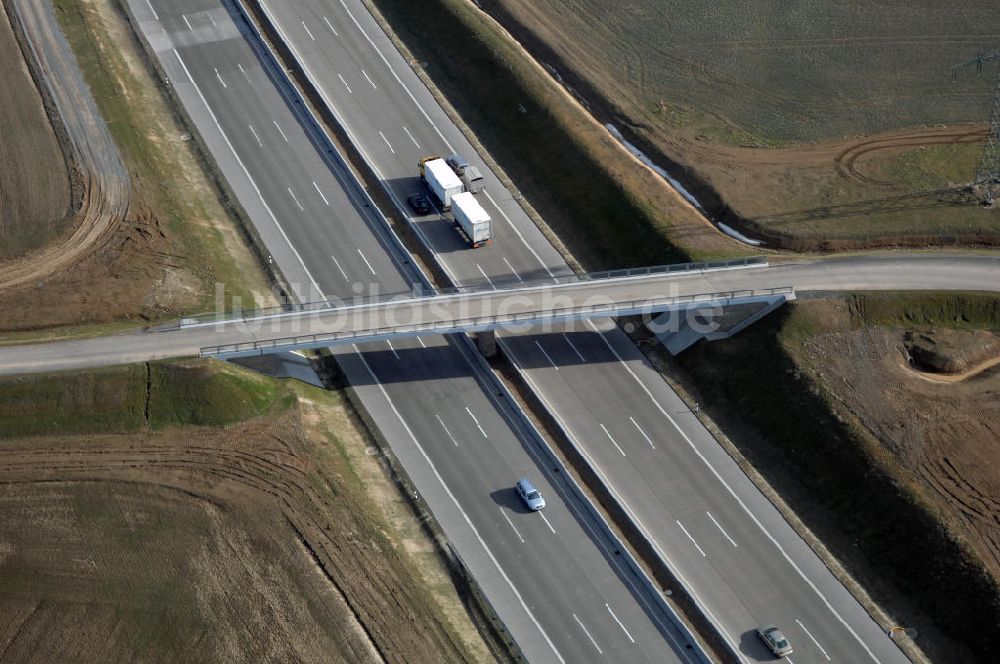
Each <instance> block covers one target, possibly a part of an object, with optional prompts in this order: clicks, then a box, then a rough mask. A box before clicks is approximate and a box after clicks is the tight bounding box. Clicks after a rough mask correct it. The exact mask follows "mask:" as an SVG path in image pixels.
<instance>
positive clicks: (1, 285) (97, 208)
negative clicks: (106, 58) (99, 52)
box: [0, 0, 131, 290]
mask: <svg viewBox="0 0 1000 664" xmlns="http://www.w3.org/2000/svg"><path fill="white" fill-rule="evenodd" d="M6 2H7V3H8V6H9V8H10V10H11V15H12V17H13V18H14V19H15V21H16V23H17V27H19V28H20V29H21V31H22V32H23V34H24V35H25V37H26V38H27V40H28V43H29V44H30V46H31V50H32V53H33V55H34V60H35V65H36V68H37V69H36V70H37V71H38V72H39V73H40V74H41V76H42V77H43V78H44V81H45V84H46V87H47V90H48V93H49V94H48V97H49V98H50V99H51V100H52V103H53V104H54V105H55V107H56V109H55V110H56V111H57V112H58V114H59V116H60V118H61V119H62V122H63V125H64V126H65V129H66V134H67V135H68V137H69V142H70V147H71V149H72V153H73V162H74V164H75V166H76V169H77V171H78V174H79V176H80V177H81V178H82V181H83V197H82V201H81V209H80V210H79V212H78V214H77V227H76V229H75V230H74V231H73V233H72V234H70V235H69V236H68V237H64V238H62V239H61V240H60V241H58V242H57V243H56V244H55V245H52V246H49V247H46V248H45V249H42V250H39V251H38V252H35V253H33V254H31V255H29V256H27V257H25V258H23V259H20V260H16V261H11V262H9V263H5V264H3V265H0V290H6V289H11V288H17V287H22V286H27V285H33V284H35V283H37V282H39V281H43V280H45V279H47V278H49V277H51V276H52V275H55V274H57V273H59V272H61V271H62V270H64V269H65V268H66V267H68V266H70V265H72V264H73V263H75V262H76V261H78V260H79V259H80V258H82V257H83V256H86V255H87V254H89V253H92V252H93V251H95V249H96V248H98V247H99V246H100V245H101V243H102V242H103V241H105V240H106V239H107V238H108V237H109V236H110V234H111V231H112V230H113V229H114V227H115V225H116V224H118V223H119V222H121V221H123V220H124V219H125V215H126V214H127V213H128V210H129V200H130V188H131V184H130V179H129V175H128V172H127V170H126V168H125V165H124V163H123V162H122V160H121V157H120V155H119V153H118V149H117V147H116V146H115V144H114V141H113V140H112V138H111V135H110V134H109V133H108V130H107V127H106V126H105V124H104V120H103V119H102V117H101V115H100V113H99V112H98V110H97V106H96V104H95V103H94V99H93V97H92V96H91V93H90V90H89V88H88V87H87V84H86V82H85V81H84V80H83V76H82V74H81V72H80V70H79V68H78V67H77V65H76V60H75V58H74V55H73V52H72V50H71V49H70V47H69V44H68V43H67V41H66V39H65V37H63V35H62V33H61V32H60V29H59V24H58V21H57V20H56V17H55V14H54V13H53V9H52V5H51V3H49V2H46V0H6Z"/></svg>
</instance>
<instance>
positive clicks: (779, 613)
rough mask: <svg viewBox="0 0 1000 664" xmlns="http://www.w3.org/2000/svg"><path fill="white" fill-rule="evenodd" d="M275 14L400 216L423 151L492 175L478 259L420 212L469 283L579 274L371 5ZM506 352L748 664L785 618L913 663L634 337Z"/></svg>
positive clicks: (854, 653) (880, 658)
mask: <svg viewBox="0 0 1000 664" xmlns="http://www.w3.org/2000/svg"><path fill="white" fill-rule="evenodd" d="M261 4H262V6H263V7H264V8H265V9H266V11H267V14H268V16H269V19H270V21H271V22H272V23H273V24H274V26H275V28H276V30H277V32H278V34H279V35H280V37H281V39H282V41H283V42H284V43H285V44H287V45H288V46H289V47H290V49H291V50H292V52H293V54H294V56H295V57H296V59H297V60H298V62H299V64H300V65H301V66H302V67H303V70H304V72H305V73H306V75H307V77H308V78H309V79H310V81H311V83H312V85H313V86H314V87H316V89H317V90H318V91H319V93H320V96H321V98H322V99H323V100H324V101H325V103H326V104H327V105H328V106H329V107H330V109H331V111H332V112H333V114H334V115H335V116H336V118H337V119H338V121H339V122H340V123H341V124H342V126H343V127H344V129H345V131H346V133H347V134H348V135H349V137H350V139H351V141H352V142H353V143H354V145H355V146H356V147H357V149H358V150H359V152H360V153H361V154H362V156H363V157H364V158H365V159H366V161H367V162H368V165H369V166H370V168H371V169H372V171H373V172H374V173H375V174H376V175H377V177H378V178H379V179H380V180H381V181H382V182H383V183H384V184H385V185H386V187H387V189H388V190H389V192H390V193H391V195H392V197H393V199H394V200H395V201H396V203H397V206H398V207H399V208H400V211H401V212H404V213H405V208H404V206H403V205H402V204H401V203H402V201H404V200H405V197H406V196H407V195H409V194H411V193H413V192H416V191H419V190H420V185H419V182H418V180H417V177H416V176H417V173H416V162H417V160H418V159H419V158H421V157H423V156H426V155H428V154H442V155H443V154H449V153H453V152H458V153H461V154H462V155H463V156H465V157H466V158H468V159H469V160H470V162H471V163H472V164H474V165H476V166H477V167H478V168H479V169H480V170H481V171H482V172H483V173H484V174H485V175H486V177H487V182H486V190H485V192H484V193H483V194H482V195H481V196H480V198H481V199H482V202H483V203H484V207H486V209H487V211H488V212H489V213H490V214H491V216H492V217H493V218H494V220H495V223H494V236H495V237H494V242H493V244H492V245H491V246H489V247H486V248H483V249H479V250H475V251H472V250H468V249H465V248H464V247H463V244H462V241H461V239H460V238H459V237H458V236H457V235H456V234H455V232H454V231H453V230H452V229H451V227H450V224H449V223H448V222H447V220H445V219H443V218H441V217H440V216H438V215H431V216H429V217H423V218H418V219H412V218H411V222H412V223H413V225H414V227H415V228H416V229H417V232H418V235H419V236H420V237H421V239H422V240H423V241H424V242H425V244H427V246H428V247H429V248H430V249H431V250H432V251H433V252H434V254H435V256H436V258H437V261H438V263H439V264H440V265H441V266H442V268H443V269H444V271H445V272H446V273H447V274H448V276H449V277H450V278H451V280H452V282H453V283H454V284H456V285H470V284H474V283H483V282H486V283H488V284H494V285H499V284H500V283H501V282H506V281H510V280H515V281H521V280H527V279H535V278H538V277H544V276H546V275H549V276H551V275H558V274H562V273H565V272H566V271H567V270H568V269H569V268H568V267H567V265H566V264H565V263H564V261H563V260H562V259H561V257H559V256H558V255H557V253H556V252H555V249H554V248H553V247H552V246H551V245H550V243H549V242H548V241H547V240H546V239H545V237H544V236H543V234H542V233H541V232H540V231H539V230H538V229H537V228H536V227H535V225H534V224H533V223H531V221H530V219H529V218H528V217H527V215H526V214H525V213H524V211H523V210H522V209H521V207H520V206H519V205H518V203H517V202H516V201H515V200H514V199H513V197H512V196H511V195H510V194H509V192H507V191H506V190H505V189H504V188H503V187H502V186H501V184H500V183H499V181H498V180H497V179H496V178H495V177H494V175H493V174H492V173H491V172H490V169H488V168H487V167H486V164H485V163H484V162H483V160H482V159H481V158H480V157H479V155H477V154H476V153H475V151H474V150H473V149H472V147H471V145H470V144H469V143H468V141H466V140H465V139H464V137H463V136H462V135H461V133H460V132H459V130H458V129H457V128H456V127H455V125H454V124H453V123H452V122H451V121H450V119H449V118H448V116H447V115H446V114H445V112H444V111H443V110H442V109H441V107H440V106H439V105H438V104H437V103H436V102H435V100H434V98H433V96H432V95H431V94H430V92H429V91H428V90H427V88H426V87H425V86H424V85H423V84H422V83H421V81H420V80H419V78H418V77H417V76H416V74H415V73H414V72H413V71H412V69H411V67H410V65H409V64H408V63H407V62H406V61H405V59H404V58H403V57H402V55H401V54H400V53H399V52H398V51H397V50H396V49H395V48H394V47H393V45H392V43H391V41H390V40H389V39H388V37H387V36H386V35H385V34H384V32H383V31H382V30H381V28H380V27H379V25H378V24H377V22H376V21H375V20H374V18H373V17H372V16H371V15H370V14H369V13H368V12H367V10H366V9H365V8H364V6H363V5H362V3H361V2H360V0H297V1H295V2H273V1H271V0H261ZM993 274H995V273H993ZM813 277H816V278H815V279H813ZM950 279H951V277H950V276H947V275H946V278H945V279H943V282H944V283H948V282H949V281H950ZM806 281H811V283H812V284H813V287H817V288H819V287H821V286H823V285H827V286H830V285H832V286H833V287H834V288H838V287H848V288H850V287H864V284H865V283H866V280H865V279H864V278H859V277H857V276H856V275H853V274H850V273H847V274H841V275H839V276H838V277H837V278H836V279H835V280H833V281H832V282H824V280H823V278H822V277H818V276H817V275H816V274H815V273H810V276H809V277H806ZM934 281H935V279H934V278H933V277H929V276H927V275H925V274H924V273H923V271H922V270H920V269H918V270H916V271H912V270H907V271H906V274H905V276H903V277H900V278H899V279H898V282H899V283H900V284H907V285H909V286H910V287H916V288H926V287H932V285H931V284H932V282H934ZM874 282H875V283H878V284H879V286H878V287H880V288H891V287H898V286H892V285H890V283H891V282H893V280H887V281H879V280H878V279H877V278H876V279H875V280H874ZM971 282H976V283H978V284H979V285H980V287H981V286H982V285H983V284H984V281H983V280H982V278H979V280H978V282H977V280H976V278H975V277H973V278H972V279H970V280H968V281H966V282H964V284H965V286H966V287H967V286H968V285H969V284H970V283H971ZM992 283H996V281H993V282H992ZM776 285H792V286H796V288H797V289H799V290H801V289H802V288H803V287H802V286H799V285H796V284H794V283H793V282H791V281H788V282H784V283H782V284H776ZM904 287H905V286H904ZM805 288H807V289H808V288H809V286H806V287H805ZM501 344H502V346H503V348H504V351H505V353H506V354H507V356H508V357H509V358H510V360H511V361H512V362H513V363H514V364H515V365H516V366H517V367H519V368H520V369H521V371H522V374H523V375H524V377H525V379H526V380H527V381H528V383H529V384H530V385H532V386H533V388H534V389H535V391H536V393H537V395H538V396H539V398H540V400H541V401H542V402H543V403H544V404H545V405H546V407H547V408H548V409H549V410H550V412H551V413H552V415H553V416H554V417H555V418H556V419H557V420H558V421H559V422H560V423H561V424H562V426H563V428H564V430H565V431H566V432H567V434H568V435H569V437H570V439H571V440H572V441H573V442H574V444H575V445H576V446H577V447H578V448H579V449H580V450H581V452H582V453H583V454H584V455H585V456H586V457H588V458H589V459H590V460H591V462H592V465H593V466H594V467H595V468H596V470H597V472H598V473H600V474H601V475H602V476H603V478H604V479H605V482H606V484H607V486H608V487H609V488H610V490H611V491H612V492H613V493H615V494H616V496H617V497H618V499H619V501H620V502H621V503H622V504H623V506H625V508H626V509H627V510H628V511H629V512H630V513H631V514H632V516H633V519H634V520H635V521H636V522H637V523H638V524H639V525H640V527H642V528H644V530H645V531H646V533H647V537H649V539H651V540H652V541H653V542H654V544H655V545H656V546H657V547H658V549H659V550H660V552H661V555H662V556H663V557H664V558H665V559H667V560H668V561H669V564H670V566H671V567H672V569H674V570H675V571H676V573H677V574H678V575H679V576H681V577H682V579H684V580H685V581H686V585H687V586H688V588H689V590H691V591H693V592H694V594H695V596H696V597H697V599H698V600H699V602H700V604H701V606H702V607H703V609H704V610H705V612H706V613H707V614H708V615H709V616H710V617H711V619H712V620H713V621H714V622H715V624H716V625H717V627H718V628H719V630H720V631H721V632H722V634H723V635H724V637H725V638H726V639H727V640H728V642H729V643H730V645H731V647H732V648H733V650H734V651H735V652H737V653H739V656H740V657H741V658H742V659H744V660H745V661H757V660H762V659H766V658H767V657H768V655H767V653H765V652H764V650H763V648H762V647H760V645H759V644H758V643H756V641H755V640H754V637H753V635H752V630H753V628H754V627H755V626H756V625H759V624H761V623H765V622H776V623H778V624H780V625H781V626H783V627H784V629H785V630H786V631H787V633H788V634H789V636H790V638H791V639H792V640H793V641H794V643H795V644H796V655H795V656H794V657H793V659H794V661H796V662H826V661H834V660H835V661H840V662H852V663H853V662H903V661H906V658H905V657H904V656H903V654H902V653H901V652H900V650H899V649H898V648H897V647H896V645H895V644H894V643H893V642H892V641H891V640H890V639H889V638H888V636H887V635H886V634H885V633H884V632H882V630H881V629H880V628H879V627H878V625H876V624H875V622H874V621H873V620H872V619H871V617H870V616H869V615H868V614H867V612H866V611H865V610H864V608H863V607H861V605H860V604H858V602H856V601H855V600H854V599H853V598H852V597H851V596H850V595H849V593H847V591H846V590H845V589H844V588H843V586H842V585H841V584H840V583H839V582H838V581H837V580H836V579H835V578H834V577H833V575H832V574H831V573H830V571H829V570H828V569H827V568H826V567H825V566H824V565H823V564H822V562H821V561H820V560H819V559H818V557H817V556H815V555H814V554H813V552H812V551H811V550H809V549H808V547H807V546H806V545H805V544H804V542H803V541H802V540H801V539H800V538H799V537H798V536H797V535H796V533H795V532H794V531H793V530H792V529H791V528H790V527H789V526H788V525H787V524H786V523H785V522H784V520H783V519H782V518H781V516H780V514H779V513H778V512H777V510H776V509H775V508H774V507H773V506H772V505H771V504H770V503H769V502H768V501H766V500H765V499H764V497H763V496H762V495H761V494H760V493H759V492H758V491H757V490H756V488H755V487H754V486H753V485H752V484H751V482H750V481H749V480H748V479H747V478H746V477H745V476H744V475H743V474H742V473H741V472H740V471H739V469H738V467H737V466H736V464H735V463H734V462H733V461H732V459H730V458H729V457H728V456H727V455H726V454H725V453H724V452H723V451H722V449H721V447H720V446H719V445H718V443H717V442H716V441H715V440H714V439H712V437H711V435H710V434H709V433H708V432H707V431H706V430H705V429H704V427H702V426H701V424H700V423H699V422H698V421H697V419H696V418H694V417H693V416H691V414H690V413H687V412H686V408H685V407H684V405H683V403H682V402H681V401H680V399H679V398H678V397H677V396H676V395H675V394H674V393H673V392H672V391H671V390H670V389H669V387H668V386H667V385H666V383H665V382H664V381H663V380H662V378H661V377H660V376H659V375H657V374H656V372H655V371H653V370H652V369H651V368H650V367H649V366H648V365H647V364H646V363H644V362H643V360H642V357H641V355H640V354H639V352H638V350H637V349H636V348H635V346H634V345H633V344H632V343H631V342H630V341H629V340H628V339H627V337H626V336H625V335H624V334H623V333H622V332H621V331H619V330H618V329H617V328H615V327H613V326H611V325H609V324H607V323H605V324H600V323H588V324H587V325H586V326H585V327H584V328H582V331H581V329H579V328H578V329H577V330H576V331H572V332H570V333H567V334H566V335H548V336H546V337H530V336H518V337H511V336H503V337H501Z"/></svg>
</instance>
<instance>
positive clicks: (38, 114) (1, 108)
mask: <svg viewBox="0 0 1000 664" xmlns="http://www.w3.org/2000/svg"><path fill="white" fill-rule="evenodd" d="M0 82H2V85H0V261H3V260H5V259H9V258H11V257H15V256H20V255H22V254H24V253H25V252H28V251H31V250H32V249H37V248H39V247H41V246H44V245H45V244H46V243H47V242H49V241H51V240H52V239H53V238H54V237H55V236H57V235H58V234H59V233H60V232H61V231H63V230H65V229H66V227H67V224H68V223H69V222H70V220H71V219H72V197H71V192H70V176H69V170H68V166H67V162H66V159H65V158H64V157H63V152H62V148H61V147H60V146H59V141H58V140H57V139H56V134H55V132H54V131H53V128H52V124H51V123H50V122H49V118H48V116H47V115H46V113H45V108H44V107H43V105H42V98H41V95H40V94H39V92H38V88H36V87H35V82H34V81H33V80H32V78H31V74H30V73H29V72H28V68H27V66H26V65H25V61H24V58H23V57H22V55H21V49H20V47H19V46H18V43H17V40H16V39H15V38H14V32H13V30H12V29H11V24H10V20H9V19H8V17H7V13H6V11H4V7H3V4H2V3H0Z"/></svg>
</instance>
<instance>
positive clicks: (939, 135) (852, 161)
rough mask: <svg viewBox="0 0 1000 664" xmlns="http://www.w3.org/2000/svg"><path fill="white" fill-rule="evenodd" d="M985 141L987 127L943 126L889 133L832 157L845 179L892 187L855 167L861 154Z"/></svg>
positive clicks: (862, 142) (838, 171) (859, 143)
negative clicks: (965, 128) (921, 130)
mask: <svg viewBox="0 0 1000 664" xmlns="http://www.w3.org/2000/svg"><path fill="white" fill-rule="evenodd" d="M984 140H986V130H985V129H983V130H975V131H954V130H950V131H949V130H947V129H942V130H939V131H937V132H933V131H932V132H926V131H925V132H919V133H911V134H902V135H897V136H890V137H888V138H876V139H872V140H866V141H860V142H858V143H855V144H854V145H851V146H849V147H848V148H846V149H844V150H843V151H841V153H840V154H838V155H837V156H836V158H835V159H834V164H835V165H836V168H837V173H838V174H839V175H840V176H841V177H842V178H845V179H847V180H855V181H857V182H862V183H864V184H870V185H875V186H879V187H891V186H894V185H895V184H896V183H894V182H890V181H888V180H879V179H878V178H874V177H871V176H868V175H865V174H864V173H863V172H861V171H860V170H859V169H858V165H857V161H858V159H860V158H861V157H863V156H865V155H868V154H871V153H872V152H877V151H879V150H892V149H899V148H918V147H923V146H925V145H959V144H964V143H981V142H982V141H984Z"/></svg>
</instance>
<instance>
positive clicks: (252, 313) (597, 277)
mask: <svg viewBox="0 0 1000 664" xmlns="http://www.w3.org/2000/svg"><path fill="white" fill-rule="evenodd" d="M767 265H768V263H767V258H766V257H764V256H754V257H751V258H737V259H732V260H724V261H709V262H702V263H677V264H673V265H655V266H652V267H637V268H627V269H621V270H606V271H603V272H592V273H588V274H581V275H565V276H559V277H551V278H546V279H535V280H529V281H516V280H512V281H507V282H496V281H494V282H493V284H475V285H471V286H454V287H448V288H431V287H428V286H423V285H421V284H416V285H414V287H413V288H412V289H411V290H409V291H398V292H392V293H373V294H369V295H358V296H356V297H352V298H346V299H330V300H317V301H314V302H306V303H301V304H296V305H292V306H288V305H285V306H277V307H265V308H261V309H247V310H245V311H243V310H240V311H231V312H216V313H206V314H195V315H193V316H187V317H185V318H182V319H180V320H179V321H177V323H176V324H175V325H174V326H173V327H170V326H165V327H164V328H162V329H177V328H181V327H188V326H191V325H204V324H206V323H228V322H232V321H238V320H242V321H249V320H253V319H255V318H264V317H267V316H274V315H277V314H291V313H323V312H326V311H333V310H335V309H343V308H347V307H355V306H363V305H370V304H380V303H383V302H388V301H390V300H393V299H399V298H400V296H404V295H405V296H408V297H411V298H418V297H432V296H440V295H465V294H471V293H486V292H494V291H504V290H521V289H525V288H532V287H540V286H555V285H561V284H574V283H580V282H586V281H601V280H607V279H628V278H633V277H648V276H654V275H657V274H677V275H682V274H689V273H692V272H704V271H710V270H727V269H736V268H751V267H766V266H767Z"/></svg>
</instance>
